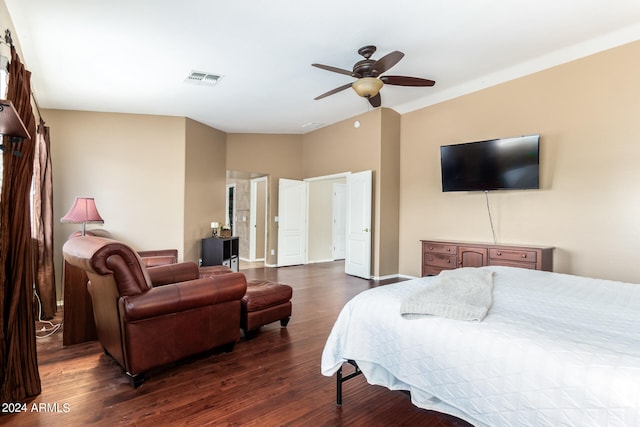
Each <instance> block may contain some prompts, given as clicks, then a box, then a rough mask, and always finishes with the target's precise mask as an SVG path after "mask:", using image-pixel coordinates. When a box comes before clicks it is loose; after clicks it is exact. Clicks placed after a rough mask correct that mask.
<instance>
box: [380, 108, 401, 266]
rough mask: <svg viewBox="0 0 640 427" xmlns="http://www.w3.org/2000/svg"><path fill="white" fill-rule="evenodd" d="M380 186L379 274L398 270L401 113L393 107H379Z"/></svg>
mask: <svg viewBox="0 0 640 427" xmlns="http://www.w3.org/2000/svg"><path fill="white" fill-rule="evenodd" d="M380 141H381V143H380V170H379V171H378V182H379V188H378V191H377V192H376V195H377V197H378V198H379V200H380V203H379V213H378V215H377V217H376V218H377V221H376V225H375V229H376V230H378V236H379V239H380V242H381V244H380V245H378V247H377V248H376V249H377V251H378V255H377V257H376V259H377V260H378V261H377V262H378V263H379V266H380V267H379V274H378V276H380V277H383V276H387V275H395V274H397V273H398V262H399V257H398V251H399V244H400V239H399V236H398V232H399V228H400V191H399V189H400V115H399V114H398V113H396V112H395V111H393V110H389V109H384V110H382V134H381V137H380Z"/></svg>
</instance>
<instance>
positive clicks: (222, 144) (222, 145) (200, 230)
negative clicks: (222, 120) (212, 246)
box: [183, 119, 227, 262]
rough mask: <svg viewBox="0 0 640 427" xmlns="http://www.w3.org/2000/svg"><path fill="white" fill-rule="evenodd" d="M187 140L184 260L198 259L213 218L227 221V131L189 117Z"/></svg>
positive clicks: (220, 221)
mask: <svg viewBox="0 0 640 427" xmlns="http://www.w3.org/2000/svg"><path fill="white" fill-rule="evenodd" d="M185 141H186V151H185V153H186V154H185V176H184V197H185V199H184V219H185V220H184V248H183V249H184V260H185V261H194V262H197V261H198V259H199V258H200V255H201V254H200V251H201V250H200V246H201V245H200V241H201V239H202V238H203V237H208V236H210V235H211V222H213V221H217V222H219V223H220V224H224V222H225V221H224V218H225V211H224V210H225V197H226V181H227V173H226V158H227V144H226V134H225V133H224V132H221V131H219V130H216V129H213V128H211V127H209V126H205V125H203V124H201V123H198V122H196V121H193V120H190V119H187V120H186V138H185Z"/></svg>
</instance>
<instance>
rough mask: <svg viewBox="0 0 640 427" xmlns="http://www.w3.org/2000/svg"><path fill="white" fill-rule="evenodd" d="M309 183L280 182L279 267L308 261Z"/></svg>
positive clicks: (281, 180)
mask: <svg viewBox="0 0 640 427" xmlns="http://www.w3.org/2000/svg"><path fill="white" fill-rule="evenodd" d="M306 223H307V183H306V182H304V181H295V180H292V179H280V180H279V182H278V267H283V266H287V265H298V264H304V263H305V262H306V259H305V254H306V250H307V240H306V234H307V229H306Z"/></svg>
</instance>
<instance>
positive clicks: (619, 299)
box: [321, 267, 640, 427]
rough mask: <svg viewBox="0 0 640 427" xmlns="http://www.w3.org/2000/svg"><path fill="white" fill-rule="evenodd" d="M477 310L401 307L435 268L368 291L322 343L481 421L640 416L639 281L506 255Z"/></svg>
mask: <svg viewBox="0 0 640 427" xmlns="http://www.w3.org/2000/svg"><path fill="white" fill-rule="evenodd" d="M483 268H488V269H491V270H493V271H495V272H496V274H495V277H494V290H493V306H492V307H491V309H490V310H489V313H488V314H487V316H486V317H485V318H484V320H483V321H482V322H466V321H460V320H452V319H446V318H442V317H436V316H423V317H420V318H418V319H404V318H403V317H402V316H401V314H400V304H401V301H402V300H403V299H404V298H405V297H406V296H407V295H410V294H412V293H414V292H416V291H417V290H419V289H421V288H423V287H424V286H429V282H430V281H432V280H433V279H434V278H433V277H425V278H421V279H415V280H411V281H406V282H401V283H397V284H393V285H386V286H381V287H378V288H374V289H370V290H368V291H365V292H363V293H361V294H359V295H358V296H356V297H355V298H353V299H352V300H351V301H350V302H348V303H347V304H346V305H345V307H344V308H343V310H342V311H341V313H340V315H339V316H338V319H337V320H336V323H335V325H334V327H333V329H332V331H331V334H330V335H329V337H328V339H327V343H326V345H325V348H324V351H323V354H322V367H321V369H322V373H323V374H324V375H326V376H331V375H333V374H334V373H335V372H336V371H337V370H338V369H339V368H340V366H341V365H342V363H343V362H344V361H345V360H347V359H352V360H355V361H356V362H357V363H358V365H359V366H360V368H361V370H362V371H363V373H364V375H365V377H366V378H367V381H368V382H369V383H371V384H378V385H382V386H386V387H388V388H390V389H392V390H408V391H410V392H411V398H412V401H413V403H414V404H415V405H417V406H419V407H421V408H425V409H434V410H437V411H441V412H446V413H450V414H452V415H456V416H458V417H460V418H463V419H465V420H467V421H469V422H471V423H472V424H474V425H475V426H477V427H480V426H554V427H555V426H563V425H565V426H598V427H601V426H640V285H634V284H627V283H621V282H612V281H605V280H596V279H588V278H583V277H577V276H570V275H563V274H558V273H549V272H540V271H531V270H524V269H517V268H510V267H483Z"/></svg>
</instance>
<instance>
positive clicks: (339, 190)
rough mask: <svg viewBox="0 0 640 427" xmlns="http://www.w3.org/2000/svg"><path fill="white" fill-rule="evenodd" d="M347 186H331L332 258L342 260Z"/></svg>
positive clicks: (345, 228) (345, 235) (344, 244)
mask: <svg viewBox="0 0 640 427" xmlns="http://www.w3.org/2000/svg"><path fill="white" fill-rule="evenodd" d="M346 203H347V186H346V184H333V228H332V239H331V240H332V257H333V259H334V260H339V259H344V257H345V247H346V242H347V227H346V222H347V207H346Z"/></svg>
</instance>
